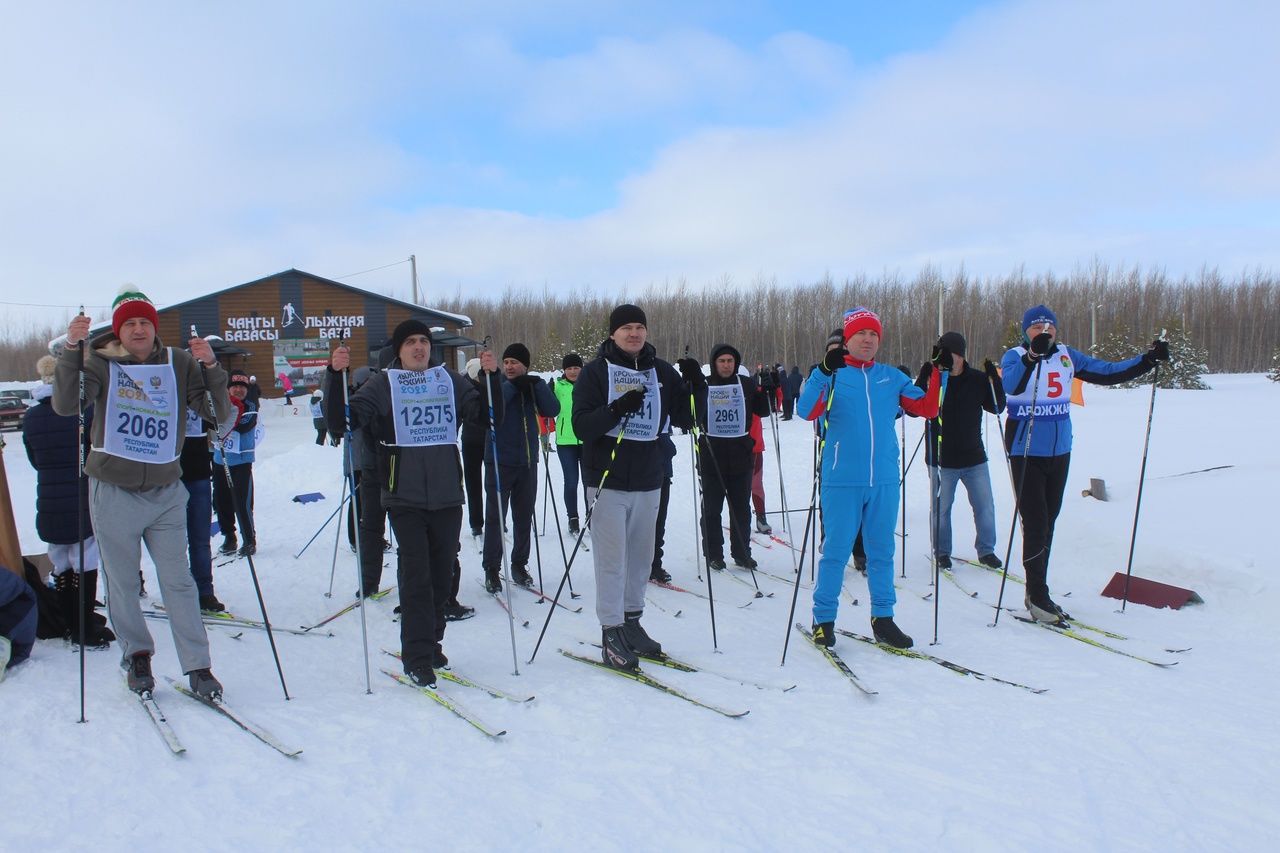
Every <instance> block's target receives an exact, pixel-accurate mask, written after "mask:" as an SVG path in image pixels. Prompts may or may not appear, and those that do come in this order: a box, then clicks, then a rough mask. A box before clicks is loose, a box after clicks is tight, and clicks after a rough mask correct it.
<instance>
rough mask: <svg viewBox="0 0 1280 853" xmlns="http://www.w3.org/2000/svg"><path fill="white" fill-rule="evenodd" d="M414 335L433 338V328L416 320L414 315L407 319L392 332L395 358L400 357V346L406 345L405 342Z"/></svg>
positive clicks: (428, 338)
mask: <svg viewBox="0 0 1280 853" xmlns="http://www.w3.org/2000/svg"><path fill="white" fill-rule="evenodd" d="M412 335H426V336H427V340H431V329H430V328H428V327H427V324H426V323H424V322H422V321H421V320H415V319H413V318H412V317H411V318H409V319H408V320H405V321H404V322H403V323H401V324H400V325H399V326H396V330H395V331H394V332H392V333H391V355H392V357H393V358H399V356H400V347H402V346H404V342H405V341H407V340H409V338H410V336H412Z"/></svg>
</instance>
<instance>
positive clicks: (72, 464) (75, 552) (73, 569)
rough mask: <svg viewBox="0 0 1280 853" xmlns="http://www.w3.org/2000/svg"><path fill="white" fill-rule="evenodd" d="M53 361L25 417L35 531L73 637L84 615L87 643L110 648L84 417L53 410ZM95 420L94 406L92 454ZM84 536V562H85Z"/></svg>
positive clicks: (40, 365) (47, 361) (42, 366)
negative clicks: (86, 478) (101, 610)
mask: <svg viewBox="0 0 1280 853" xmlns="http://www.w3.org/2000/svg"><path fill="white" fill-rule="evenodd" d="M54 364H55V361H54V359H53V357H52V356H45V357H44V358H41V359H40V360H39V361H38V362H36V369H37V371H39V373H40V375H41V378H42V379H44V380H45V384H43V385H41V386H40V387H38V388H36V390H35V393H34V395H33V396H34V398H35V400H36V404H35V405H34V406H32V407H31V408H30V409H28V410H27V413H26V414H25V415H23V418H22V443H23V445H24V446H25V447H26V451H27V459H28V460H29V461H30V462H31V467H32V468H34V469H35V471H36V533H37V534H38V535H39V536H40V539H41V541H43V542H45V543H47V544H48V546H49V561H50V562H51V563H53V574H54V584H55V585H56V589H57V591H58V603H59V605H60V609H61V610H62V613H63V618H64V619H65V621H66V623H67V627H68V636H69V637H70V638H71V640H72V641H73V642H79V640H80V623H81V620H82V619H83V620H85V644H86V645H89V646H94V647H105V646H107V645H109V644H110V643H111V641H112V640H114V639H115V634H113V633H112V632H111V629H109V628H107V627H106V620H105V619H103V618H102V617H101V616H97V614H95V613H94V611H93V602H94V599H96V598H97V595H98V543H97V541H96V540H95V539H94V537H93V524H92V522H91V521H90V520H89V490H88V488H87V487H86V484H82V483H81V482H80V462H79V459H80V456H79V453H80V448H78V447H77V442H78V440H79V432H80V426H79V418H77V417H76V416H74V415H68V416H66V417H63V416H62V415H59V414H57V413H56V412H54V411H53V406H52V405H51V404H50V398H51V397H52V395H53V385H52V379H53V368H54ZM92 423H93V409H92V407H91V408H89V409H87V410H86V411H85V429H84V439H85V441H84V452H85V453H88V445H89V431H90V427H91V426H92ZM77 496H78V499H77ZM77 518H78V519H79V528H78V530H77ZM82 540H83V542H84V565H83V566H81V565H80V543H81V541H82ZM82 585H83V586H84V594H83V596H81V593H80V587H81V586H82ZM81 601H83V602H84V604H83V609H82V605H81Z"/></svg>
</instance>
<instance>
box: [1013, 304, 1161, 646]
mask: <svg viewBox="0 0 1280 853" xmlns="http://www.w3.org/2000/svg"><path fill="white" fill-rule="evenodd" d="M1057 335H1058V317H1057V315H1056V314H1054V313H1053V312H1052V311H1050V310H1049V309H1048V308H1047V307H1045V306H1044V305H1037V306H1035V307H1034V308H1028V309H1027V312H1026V313H1025V314H1023V315H1022V344H1021V345H1019V346H1016V347H1014V348H1013V349H1011V350H1009V351H1008V352H1006V353H1005V354H1004V357H1003V358H1002V359H1000V367H1001V369H1002V373H1003V382H1004V390H1005V393H1006V394H1007V395H1008V403H1009V411H1008V415H1007V419H1006V420H1005V430H1004V441H1005V448H1006V449H1007V450H1008V452H1009V463H1010V466H1011V468H1012V473H1013V483H1014V488H1016V489H1018V499H1017V503H1018V513H1019V515H1021V516H1022V568H1023V571H1025V572H1026V575H1027V590H1026V597H1025V599H1024V603H1025V604H1026V607H1027V611H1028V612H1029V613H1030V614H1031V616H1032V618H1034V619H1035V620H1036V621H1038V622H1050V623H1056V622H1062V621H1064V620H1067V619H1070V618H1071V617H1070V616H1069V615H1068V614H1067V613H1066V612H1065V611H1063V609H1062V608H1061V607H1059V606H1058V605H1057V603H1055V602H1054V600H1053V599H1052V598H1050V597H1049V580H1048V578H1049V552H1050V549H1051V548H1052V546H1053V528H1054V523H1055V522H1056V521H1057V519H1058V512H1059V510H1061V509H1062V494H1063V491H1064V490H1065V489H1066V486H1067V469H1068V468H1069V467H1070V464H1071V381H1072V380H1073V379H1079V380H1081V381H1083V382H1089V383H1092V384H1094V385H1118V384H1120V383H1121V382H1128V381H1129V380H1130V379H1135V378H1137V377H1139V376H1141V375H1143V374H1144V373H1146V372H1147V371H1149V370H1151V369H1152V368H1153V367H1155V366H1156V364H1158V363H1159V362H1162V361H1168V360H1169V345H1168V344H1167V343H1165V342H1164V341H1161V340H1157V341H1154V342H1152V344H1151V347H1150V348H1149V349H1148V350H1147V351H1146V352H1144V353H1142V354H1140V355H1136V356H1134V357H1133V358H1130V359H1127V360H1126V361H1103V360H1102V359H1099V358H1093V357H1092V356H1088V355H1085V354H1084V353H1082V352H1080V351H1079V350H1076V349H1072V348H1071V347H1069V346H1066V345H1064V344H1059V343H1058V341H1057Z"/></svg>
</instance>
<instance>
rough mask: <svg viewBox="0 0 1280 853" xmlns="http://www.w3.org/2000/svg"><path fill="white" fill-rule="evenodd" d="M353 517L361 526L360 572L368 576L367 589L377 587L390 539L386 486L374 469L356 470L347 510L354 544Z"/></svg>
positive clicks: (365, 586) (348, 539) (380, 580)
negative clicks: (385, 549)
mask: <svg viewBox="0 0 1280 853" xmlns="http://www.w3.org/2000/svg"><path fill="white" fill-rule="evenodd" d="M353 518H358V519H359V522H358V523H359V526H360V542H359V546H360V573H361V574H362V575H363V576H364V588H365V592H366V593H368V592H373V591H375V590H377V588H378V584H380V583H382V560H383V556H384V554H385V553H386V552H385V551H383V545H384V543H385V542H386V538H387V511H386V509H384V508H383V506H382V486H381V485H379V483H378V475H377V474H376V473H374V472H373V471H356V491H355V500H353V501H352V502H351V504H350V505H349V507H348V510H347V541H348V542H350V543H351V545H352V547H354V546H355V545H356V544H357V543H356V541H355V538H356V537H355V531H354V530H352V528H351V522H352V519H353Z"/></svg>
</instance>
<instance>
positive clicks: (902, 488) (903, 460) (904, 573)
mask: <svg viewBox="0 0 1280 853" xmlns="http://www.w3.org/2000/svg"><path fill="white" fill-rule="evenodd" d="M899 420H900V421H901V424H900V426H901V428H902V455H901V456H899V457H898V459H899V461H900V462H901V463H902V481H901V482H900V483H899V484H898V490H899V491H900V492H901V493H902V518H901V521H902V524H901V529H902V535H901V537H900V538H901V539H902V542H901V547H902V577H904V578H905V577H906V576H907V453H906V450H907V419H906V418H899ZM914 458H915V457H914V456H912V459H914Z"/></svg>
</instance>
